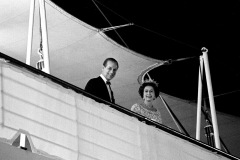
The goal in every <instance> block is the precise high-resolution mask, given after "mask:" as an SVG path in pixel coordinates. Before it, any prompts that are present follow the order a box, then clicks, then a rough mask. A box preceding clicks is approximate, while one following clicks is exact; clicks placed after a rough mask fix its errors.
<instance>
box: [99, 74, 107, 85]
mask: <svg viewBox="0 0 240 160" xmlns="http://www.w3.org/2000/svg"><path fill="white" fill-rule="evenodd" d="M100 77H101V78H102V79H103V80H104V82H105V83H106V82H107V79H106V78H105V77H104V76H103V75H102V74H101V75H100Z"/></svg>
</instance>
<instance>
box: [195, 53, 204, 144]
mask: <svg viewBox="0 0 240 160" xmlns="http://www.w3.org/2000/svg"><path fill="white" fill-rule="evenodd" d="M199 60H200V66H199V76H198V101H197V124H196V139H197V140H200V131H201V107H202V79H203V58H202V56H200V59H199Z"/></svg>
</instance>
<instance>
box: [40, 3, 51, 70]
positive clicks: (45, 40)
mask: <svg viewBox="0 0 240 160" xmlns="http://www.w3.org/2000/svg"><path fill="white" fill-rule="evenodd" d="M39 7H40V16H41V28H42V38H43V40H42V41H43V59H44V68H43V71H44V72H46V73H48V74H50V67H49V54H48V35H47V20H46V10H45V1H44V0H39Z"/></svg>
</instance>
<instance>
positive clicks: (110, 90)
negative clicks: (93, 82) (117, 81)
mask: <svg viewBox="0 0 240 160" xmlns="http://www.w3.org/2000/svg"><path fill="white" fill-rule="evenodd" d="M106 84H107V88H108V93H109V95H110V99H111V102H112V103H114V102H113V92H112V89H111V82H109V81H107V82H106Z"/></svg>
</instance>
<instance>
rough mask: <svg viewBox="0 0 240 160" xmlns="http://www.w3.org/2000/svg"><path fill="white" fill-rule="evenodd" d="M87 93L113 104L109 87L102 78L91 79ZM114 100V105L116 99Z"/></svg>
mask: <svg viewBox="0 0 240 160" xmlns="http://www.w3.org/2000/svg"><path fill="white" fill-rule="evenodd" d="M85 91H87V92H88V93H90V94H93V95H95V96H97V97H99V98H101V99H104V100H106V101H109V102H111V98H110V96H109V93H108V89H107V86H106V84H105V82H104V80H103V79H102V78H101V77H100V76H99V77H97V78H93V79H90V80H89V81H88V83H87V84H86V87H85ZM112 97H113V93H112ZM112 99H113V102H112V103H115V100H114V97H113V98H112Z"/></svg>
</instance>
